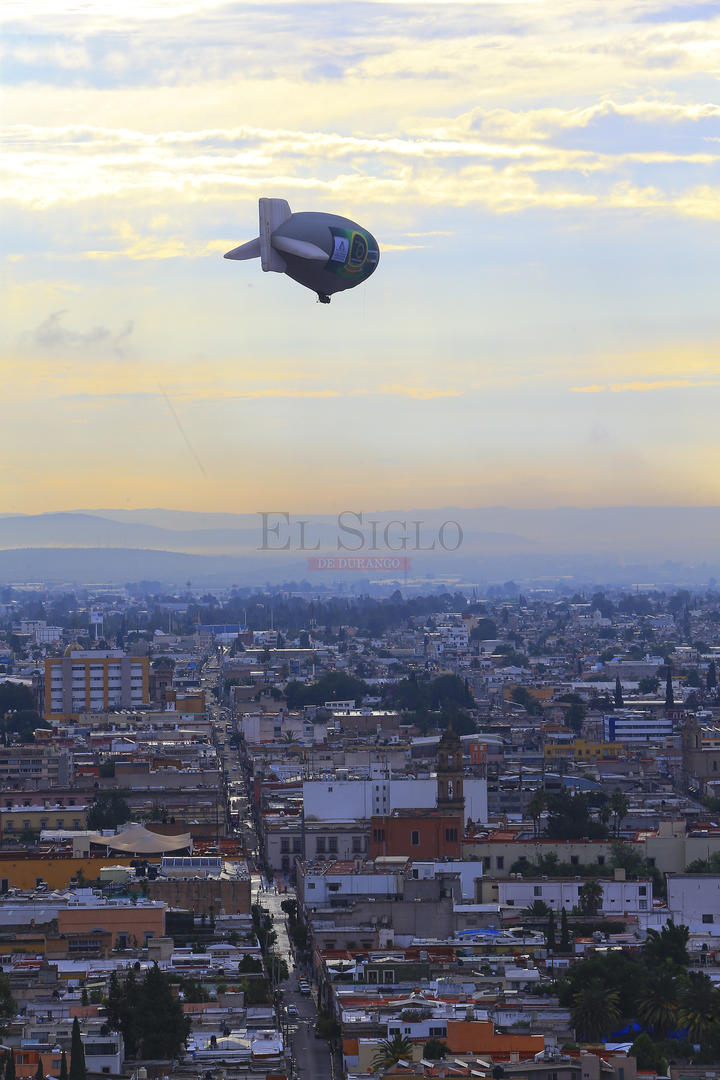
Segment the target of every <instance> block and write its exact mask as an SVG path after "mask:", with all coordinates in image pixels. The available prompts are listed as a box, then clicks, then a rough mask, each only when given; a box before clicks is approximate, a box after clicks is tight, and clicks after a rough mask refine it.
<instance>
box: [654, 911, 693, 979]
mask: <svg viewBox="0 0 720 1080" xmlns="http://www.w3.org/2000/svg"><path fill="white" fill-rule="evenodd" d="M689 937H690V931H689V930H688V928H687V926H683V925H682V923H679V924H676V923H674V922H673V920H672V919H668V921H667V922H666V923H665V925H664V926H663V928H662V930H661V931H660V933H658V932H657V930H648V932H647V938H646V939H645V945H644V946H643V953H644V955H645V960H646V963H647V965H648V967H649V968H653V967H656V966H657V965H659V964H663V963H664V962H665V961H666V960H671V961H672V962H673V963H674V964H677V965H678V967H687V965H688V964H689V963H690V957H689V955H688V951H687V943H688V938H689Z"/></svg>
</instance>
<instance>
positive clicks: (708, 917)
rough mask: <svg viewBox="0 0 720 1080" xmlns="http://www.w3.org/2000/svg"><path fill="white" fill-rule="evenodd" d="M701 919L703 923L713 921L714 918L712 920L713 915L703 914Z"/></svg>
mask: <svg viewBox="0 0 720 1080" xmlns="http://www.w3.org/2000/svg"><path fill="white" fill-rule="evenodd" d="M702 921H703V922H704V923H711V922H714V921H715V920H714V917H713V916H712V915H703V917H702Z"/></svg>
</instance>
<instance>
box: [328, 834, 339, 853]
mask: <svg viewBox="0 0 720 1080" xmlns="http://www.w3.org/2000/svg"><path fill="white" fill-rule="evenodd" d="M337 849H338V845H337V836H330V837H328V851H330V852H332V854H333V855H336V854H337Z"/></svg>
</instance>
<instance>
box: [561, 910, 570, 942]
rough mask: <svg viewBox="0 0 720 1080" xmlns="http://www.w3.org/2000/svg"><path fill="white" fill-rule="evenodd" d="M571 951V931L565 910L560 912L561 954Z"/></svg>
mask: <svg viewBox="0 0 720 1080" xmlns="http://www.w3.org/2000/svg"><path fill="white" fill-rule="evenodd" d="M569 951H570V929H569V927H568V917H567V911H566V910H565V908H563V909H562V911H561V912H560V952H569Z"/></svg>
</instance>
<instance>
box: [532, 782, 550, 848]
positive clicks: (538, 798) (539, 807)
mask: <svg viewBox="0 0 720 1080" xmlns="http://www.w3.org/2000/svg"><path fill="white" fill-rule="evenodd" d="M546 804H547V799H546V798H545V792H544V791H543V789H542V788H537V789H536V790H535V791H533V793H532V795H531V796H530V800H529V802H528V804H527V816H528V817H529V818H532V823H533V835H534V836H537V834H538V828H539V825H540V818H541V817H542V813H543V810H544V809H545V806H546Z"/></svg>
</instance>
